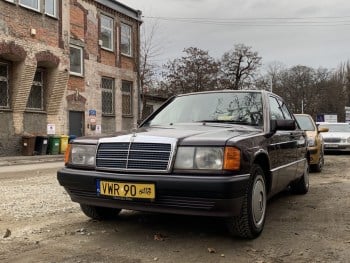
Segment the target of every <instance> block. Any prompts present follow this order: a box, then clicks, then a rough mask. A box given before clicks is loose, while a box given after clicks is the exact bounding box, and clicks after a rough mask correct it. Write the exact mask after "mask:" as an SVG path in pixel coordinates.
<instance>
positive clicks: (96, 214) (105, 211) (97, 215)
mask: <svg viewBox="0 0 350 263" xmlns="http://www.w3.org/2000/svg"><path fill="white" fill-rule="evenodd" d="M80 208H81V211H83V213H84V214H85V215H86V216H88V217H90V218H92V219H97V220H106V219H107V220H108V219H115V218H117V216H118V214H119V213H120V211H121V209H117V208H109V207H99V206H92V205H85V204H80Z"/></svg>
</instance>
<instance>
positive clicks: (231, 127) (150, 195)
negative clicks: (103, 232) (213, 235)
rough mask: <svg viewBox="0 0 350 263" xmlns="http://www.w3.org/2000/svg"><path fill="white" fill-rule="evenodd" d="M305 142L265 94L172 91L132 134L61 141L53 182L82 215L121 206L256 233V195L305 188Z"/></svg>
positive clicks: (260, 199)
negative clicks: (64, 146) (60, 164)
mask: <svg viewBox="0 0 350 263" xmlns="http://www.w3.org/2000/svg"><path fill="white" fill-rule="evenodd" d="M308 168H309V165H308V160H307V141H306V136H305V133H304V131H302V130H301V129H299V128H298V127H297V125H296V121H295V119H294V116H293V114H292V113H291V111H290V110H289V109H288V108H287V106H286V104H285V103H284V101H283V99H282V98H280V97H279V96H277V95H275V94H273V93H270V92H267V91H214V92H202V93H190V94H185V95H179V96H175V97H172V98H171V99H169V100H168V101H167V102H165V104H163V105H162V106H161V107H160V108H159V109H158V110H156V111H155V112H154V113H153V114H151V115H150V116H149V117H148V118H147V119H146V120H145V121H143V122H142V123H141V125H140V127H139V128H138V129H137V130H133V131H130V132H125V131H123V132H118V133H117V134H116V135H115V136H110V137H104V138H97V137H96V138H94V137H86V138H77V139H75V140H74V142H73V143H71V144H70V145H69V149H68V150H67V151H66V155H65V167H64V168H62V169H61V170H59V171H58V173H57V178H58V181H59V183H60V184H61V185H62V186H64V188H65V189H66V191H67V192H68V194H69V195H70V197H71V199H72V200H73V201H75V202H78V203H80V207H81V209H82V211H83V212H84V213H85V214H86V215H87V216H88V217H91V218H94V219H105V218H110V217H114V216H116V215H117V214H118V213H119V212H120V211H121V209H131V210H139V211H151V212H162V213H175V214H187V215H202V216H215V217H222V218H225V220H223V221H226V223H227V226H228V229H229V231H230V232H231V233H232V234H233V235H235V236H239V237H243V238H256V237H257V236H259V235H260V233H261V232H262V230H263V228H264V223H265V218H266V203H267V202H266V201H267V199H268V198H269V197H271V196H273V195H274V194H276V193H278V192H280V191H282V190H284V189H286V188H287V187H288V186H289V187H290V189H291V190H292V191H293V192H295V193H297V194H305V193H307V192H308V189H309V169H308Z"/></svg>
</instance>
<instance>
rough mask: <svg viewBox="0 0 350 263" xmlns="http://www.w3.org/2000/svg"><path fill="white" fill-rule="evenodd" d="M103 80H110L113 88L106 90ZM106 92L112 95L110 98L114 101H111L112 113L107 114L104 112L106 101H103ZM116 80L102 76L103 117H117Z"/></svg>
mask: <svg viewBox="0 0 350 263" xmlns="http://www.w3.org/2000/svg"><path fill="white" fill-rule="evenodd" d="M103 80H109V81H111V84H112V87H111V89H106V88H104V86H103ZM104 92H106V93H110V96H111V98H112V101H111V105H110V106H111V108H112V110H111V112H105V111H104V110H103V105H104V103H105V102H104V101H103V93H104ZM114 96H115V79H114V78H110V77H105V76H102V77H101V103H102V107H101V111H102V116H114V115H115V97H114Z"/></svg>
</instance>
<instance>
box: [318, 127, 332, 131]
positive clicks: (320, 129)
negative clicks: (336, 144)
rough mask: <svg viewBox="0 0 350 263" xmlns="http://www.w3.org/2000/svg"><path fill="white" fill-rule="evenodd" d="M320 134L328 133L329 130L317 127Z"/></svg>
mask: <svg viewBox="0 0 350 263" xmlns="http://www.w3.org/2000/svg"><path fill="white" fill-rule="evenodd" d="M317 130H318V132H328V131H329V129H328V128H326V127H317Z"/></svg>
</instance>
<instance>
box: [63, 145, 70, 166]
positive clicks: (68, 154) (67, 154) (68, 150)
mask: <svg viewBox="0 0 350 263" xmlns="http://www.w3.org/2000/svg"><path fill="white" fill-rule="evenodd" d="M70 148H71V144H68V145H67V149H66V152H65V153H64V164H65V165H67V163H68V162H69V156H70Z"/></svg>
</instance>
